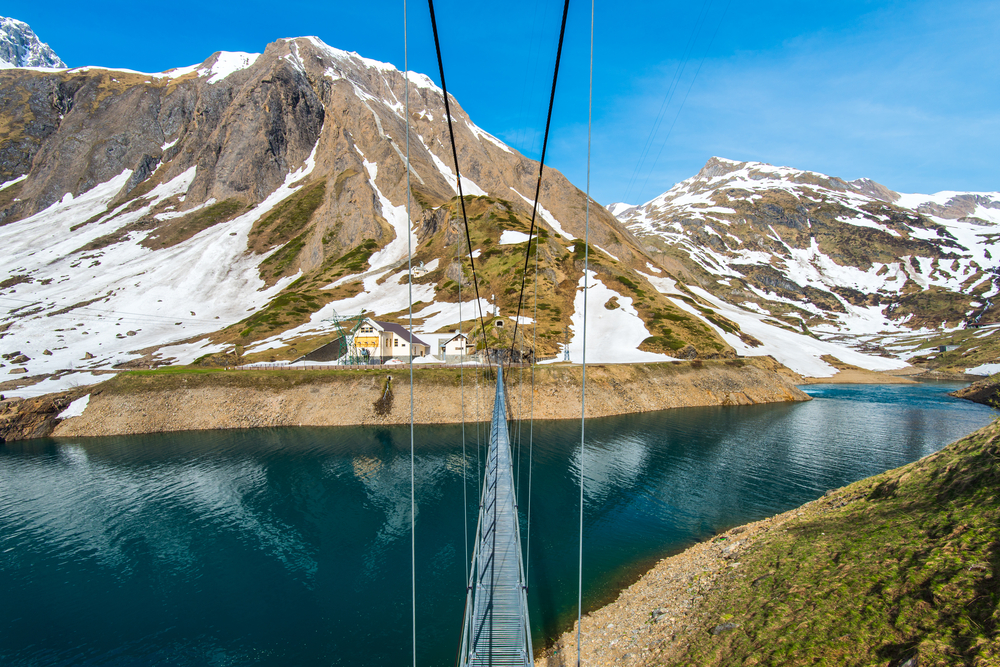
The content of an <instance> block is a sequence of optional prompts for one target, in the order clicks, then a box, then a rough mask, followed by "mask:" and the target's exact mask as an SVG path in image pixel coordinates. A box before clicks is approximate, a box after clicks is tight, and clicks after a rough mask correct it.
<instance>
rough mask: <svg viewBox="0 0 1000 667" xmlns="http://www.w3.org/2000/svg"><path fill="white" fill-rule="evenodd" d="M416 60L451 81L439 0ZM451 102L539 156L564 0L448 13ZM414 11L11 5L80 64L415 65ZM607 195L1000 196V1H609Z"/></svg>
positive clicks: (564, 157)
mask: <svg viewBox="0 0 1000 667" xmlns="http://www.w3.org/2000/svg"><path fill="white" fill-rule="evenodd" d="M407 7H408V14H409V20H408V26H409V30H408V33H409V58H410V68H411V69H413V70H416V71H419V72H423V73H425V74H427V75H429V76H431V78H433V79H434V80H435V81H438V82H439V83H440V81H439V76H438V71H437V62H436V59H435V54H434V45H433V38H432V36H431V31H430V20H429V16H428V10H427V5H426V3H423V2H419V1H414V0H408V4H407ZM435 9H436V11H437V15H438V25H439V28H440V31H441V39H442V48H443V51H444V60H445V67H446V70H445V73H446V75H447V77H448V89H449V92H451V93H452V94H454V95H455V97H456V98H457V99H458V100H459V102H460V103H461V104H462V106H463V107H464V108H465V109H466V111H468V112H469V114H470V115H471V116H472V118H473V120H474V121H475V122H476V123H477V124H478V125H480V126H481V127H483V128H484V129H486V130H487V131H489V132H491V133H493V134H495V135H497V136H498V137H500V138H502V139H504V140H505V141H506V142H507V143H508V144H510V145H512V146H514V147H515V148H517V149H518V150H520V151H521V152H523V153H525V154H526V155H529V156H531V157H535V158H537V157H538V154H539V152H540V149H541V133H542V130H543V127H544V122H545V106H546V103H547V100H548V92H549V87H550V85H551V77H552V66H553V63H554V59H555V47H556V41H557V37H558V30H559V18H560V12H561V10H562V3H561V2H559V1H558V0H545V1H544V2H543V1H540V0H506V1H505V2H500V3H496V2H491V3H485V2H479V3H474V2H469V1H468V0H464V1H460V0H438V2H437V3H436V5H435ZM402 10H403V2H402V0H396V1H393V2H379V1H377V0H376V1H369V2H351V3H339V2H336V1H334V2H287V3H280V2H268V3H263V2H258V1H257V0H244V1H242V2H226V3H213V2H198V3H194V2H190V1H189V0H179V1H175V2H172V3H135V2H105V3H96V4H92V3H80V2H65V1H63V0H46V2H38V1H37V0H26V1H25V0H8V1H7V2H4V3H3V6H2V9H0V13H2V14H4V15H6V16H12V17H14V18H17V19H20V20H22V21H26V22H27V23H29V24H30V25H31V26H32V28H33V29H34V30H35V32H36V33H37V34H38V35H39V37H40V38H41V40H42V41H44V42H47V43H48V44H49V45H50V46H52V48H53V49H54V50H55V51H56V53H57V54H59V56H60V57H61V58H62V59H63V60H64V61H66V63H67V64H69V65H70V66H71V67H73V66H80V65H104V66H111V67H125V68H129V69H135V70H140V71H147V72H153V71H162V70H164V69H169V68H171V67H180V66H183V65H190V64H193V63H198V62H201V61H203V60H204V59H205V58H207V57H208V56H209V55H211V54H212V53H213V52H215V51H219V50H225V51H249V52H261V51H263V50H264V48H265V46H266V45H267V43H268V42H271V41H274V40H275V39H277V38H280V37H297V36H301V35H317V36H319V37H320V38H321V39H323V40H324V41H325V42H327V43H328V44H330V45H332V46H336V47H338V48H342V49H347V50H350V51H357V52H358V53H360V54H362V55H364V56H366V57H369V58H375V59H377V60H382V61H387V62H391V63H393V64H394V65H396V66H397V67H400V68H401V69H402V67H403V11H402ZM596 16H597V27H596V34H595V63H594V86H595V90H594V127H593V133H594V134H593V166H592V178H591V182H592V186H591V192H592V194H593V196H594V197H595V198H596V199H597V200H598V201H600V202H601V203H604V204H610V203H612V202H615V201H628V202H630V203H641V202H644V201H647V200H649V199H651V198H653V197H655V196H656V195H658V194H660V193H661V192H663V191H664V190H667V189H668V188H670V187H671V186H672V185H673V184H674V183H676V182H677V181H680V180H683V179H685V178H688V177H690V176H692V175H694V174H695V173H697V171H698V170H699V169H700V168H701V167H702V165H703V164H704V163H705V161H706V160H707V159H708V158H709V157H711V156H712V155H719V156H723V157H728V158H732V159H737V160H759V161H763V162H769V163H772V164H779V165H787V166H791V167H796V168H799V169H810V170H814V171H820V172H823V173H826V174H830V175H832V176H840V177H842V178H847V179H854V178H859V177H868V178H872V179H874V180H876V181H879V182H881V183H883V184H885V185H887V186H889V187H891V188H893V189H895V190H898V191H901V192H923V193H932V192H937V191H940V190H973V191H997V190H1000V3H998V2H996V1H995V0H982V1H977V0H973V1H969V2H931V1H919V0H910V1H908V0H899V1H896V2H891V1H877V0H838V1H837V2H826V3H814V2H802V1H801V0H798V1H795V2H792V1H791V0H757V1H756V2H746V1H745V0H692V1H690V2H683V3H681V2H631V3H629V2H621V1H619V2H608V1H607V0H599V1H598V2H597V8H596ZM589 28H590V4H589V3H585V2H583V1H580V0H574V1H572V2H571V5H570V19H569V24H568V27H567V33H568V34H567V40H566V46H565V50H564V55H563V58H564V60H563V69H562V71H561V73H560V79H559V87H558V91H557V97H556V110H555V116H554V119H553V129H552V136H551V138H550V148H549V158H548V159H547V162H548V164H550V165H551V166H553V167H555V168H557V169H559V170H560V171H562V172H563V173H564V174H566V176H568V177H569V178H570V180H572V181H573V182H574V183H575V184H576V185H577V186H578V187H580V188H583V187H584V186H585V184H586V150H587V71H588V47H589V43H588V42H589Z"/></svg>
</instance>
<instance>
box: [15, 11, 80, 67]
mask: <svg viewBox="0 0 1000 667" xmlns="http://www.w3.org/2000/svg"><path fill="white" fill-rule="evenodd" d="M8 67H48V68H52V69H65V68H66V63H64V62H63V61H62V60H61V59H60V58H59V56H57V55H56V53H55V51H53V50H52V48H51V47H50V46H49V45H48V44H44V43H42V42H41V41H40V40H39V39H38V37H37V36H36V35H35V33H34V31H33V30H32V29H31V26H29V25H28V24H27V23H25V22H24V21H18V20H17V19H12V18H7V17H4V16H0V68H4V69H5V68H8Z"/></svg>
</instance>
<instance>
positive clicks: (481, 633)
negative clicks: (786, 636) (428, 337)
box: [460, 367, 533, 667]
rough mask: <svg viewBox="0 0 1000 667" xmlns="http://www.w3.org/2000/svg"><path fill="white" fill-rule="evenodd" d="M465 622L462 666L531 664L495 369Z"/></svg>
mask: <svg viewBox="0 0 1000 667" xmlns="http://www.w3.org/2000/svg"><path fill="white" fill-rule="evenodd" d="M465 609H466V611H465V621H464V623H463V627H462V648H461V654H460V664H461V665H463V666H464V665H470V666H478V665H493V666H495V667H499V666H500V665H521V666H524V665H531V664H533V658H532V648H531V630H530V625H529V623H528V601H527V593H526V586H525V576H524V566H523V563H522V562H521V531H520V525H519V523H518V518H517V504H516V498H515V496H514V475H513V467H512V465H511V451H510V437H509V432H508V430H507V411H506V400H505V396H504V388H503V370H502V368H500V367H498V368H497V388H496V399H495V401H494V404H493V419H492V422H491V424H490V443H489V454H488V455H487V461H486V475H485V478H484V481H483V496H482V499H481V501H480V507H479V525H478V527H477V529H476V542H475V550H474V552H473V556H472V569H471V574H470V581H469V588H468V596H467V599H466V605H465Z"/></svg>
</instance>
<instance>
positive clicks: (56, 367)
mask: <svg viewBox="0 0 1000 667" xmlns="http://www.w3.org/2000/svg"><path fill="white" fill-rule="evenodd" d="M407 81H408V82H409V89H410V122H411V134H410V141H409V143H410V153H411V164H412V169H411V178H410V180H411V189H410V191H409V193H408V191H407V178H406V166H405V154H404V150H405V147H406V134H405V117H404V115H403V109H404V105H403V100H404V96H405V90H406V86H407ZM0 89H13V90H16V91H17V92H18V94H16V95H0V119H2V120H3V121H4V122H6V123H7V124H8V126H9V127H10V128H11V131H10V133H9V135H8V137H7V138H6V139H3V140H0V246H2V247H4V249H5V251H4V254H3V257H2V259H0V270H2V275H0V306H2V307H3V308H4V311H5V312H4V314H3V315H0V338H2V340H3V343H2V347H3V351H4V353H5V354H9V355H11V356H10V357H8V359H7V360H4V361H3V362H0V363H3V364H6V365H5V366H4V368H6V369H7V370H5V371H0V372H3V373H4V374H8V375H9V374H10V373H14V374H16V375H23V376H25V377H26V378H33V379H36V380H37V379H38V378H47V379H45V380H44V381H43V382H42V383H40V384H38V385H37V386H35V389H34V390H33V391H35V392H36V393H37V391H40V390H41V389H44V388H47V387H52V386H58V383H59V382H61V381H62V380H60V378H61V377H63V374H65V373H66V372H67V371H68V370H72V371H74V373H75V374H76V375H75V377H76V380H75V381H83V380H86V379H88V378H86V377H84V378H81V377H80V373H81V372H85V373H89V372H91V371H95V370H107V369H112V368H114V367H122V366H125V367H128V366H130V365H135V364H148V363H164V362H173V363H188V362H191V361H193V360H195V359H197V358H199V357H204V356H206V355H230V356H229V357H227V359H229V363H232V360H233V358H232V357H233V355H234V354H240V355H241V359H242V360H244V361H246V360H251V361H252V360H269V359H271V358H277V359H290V358H295V357H296V356H298V355H299V354H301V353H303V352H306V351H309V350H310V349H312V348H313V347H316V346H318V345H320V344H322V343H323V342H326V341H327V340H330V339H332V337H334V336H335V335H336V329H335V327H333V325H332V324H331V323H330V322H329V318H330V317H331V316H332V315H334V314H338V315H356V314H358V313H360V312H362V310H363V311H365V312H366V313H368V314H371V315H375V316H378V317H380V318H384V319H393V318H395V319H397V320H398V319H401V318H402V316H403V314H404V313H405V311H406V310H407V305H408V298H409V291H410V290H409V285H407V284H406V282H405V280H406V276H407V271H406V257H407V246H408V245H410V246H411V247H412V248H413V249H414V253H415V257H414V265H415V266H417V267H422V270H421V271H420V272H419V273H420V275H419V277H418V278H416V279H415V281H414V285H413V300H414V301H416V302H417V308H416V312H415V315H416V318H417V324H418V326H419V327H420V330H421V332H425V333H428V334H430V333H434V332H439V331H446V330H453V329H454V328H456V327H457V326H458V325H459V323H460V322H461V323H462V326H463V328H464V329H465V330H466V331H468V330H469V328H470V327H471V326H472V323H473V322H474V321H475V320H476V319H477V317H478V314H479V312H478V308H477V307H476V304H475V300H474V294H473V291H474V290H473V284H472V282H471V274H470V272H469V267H468V262H465V265H464V267H462V266H460V264H459V262H458V261H457V257H458V253H459V248H458V243H459V242H460V241H462V240H463V239H464V237H465V234H464V229H463V227H462V223H461V218H460V214H459V206H458V201H457V198H456V193H457V191H456V184H455V175H454V170H453V168H452V167H450V166H449V163H450V162H451V160H450V159H449V158H450V152H451V150H450V144H449V140H448V128H447V124H446V121H445V117H444V108H443V98H442V96H441V91H440V89H439V88H438V87H437V86H435V85H434V84H433V82H432V81H431V80H430V79H429V78H427V77H425V76H423V75H419V74H415V73H410V74H409V75H408V77H404V75H403V73H402V72H400V71H398V70H397V69H396V68H395V67H393V66H392V65H388V64H385V63H379V62H376V61H373V60H369V59H366V58H363V57H361V56H358V55H357V54H352V53H347V52H344V51H340V50H338V49H335V48H332V47H329V46H328V45H326V44H324V43H323V42H321V41H320V40H318V39H316V38H297V39H288V40H279V41H278V42H275V43H273V44H271V45H269V46H268V48H267V49H266V50H265V52H264V53H262V54H246V53H216V54H214V55H212V56H211V57H210V58H208V59H207V60H206V61H205V62H203V63H201V64H198V65H192V66H189V67H183V68H178V69H174V70H170V71H167V72H163V73H157V74H144V73H139V72H132V71H125V70H109V69H104V68H96V67H86V68H77V69H71V70H63V71H59V72H51V73H47V72H43V71H40V70H37V69H16V70H15V69H9V70H3V71H0ZM452 115H453V118H454V122H455V133H456V138H457V142H458V146H459V156H460V159H461V166H462V171H463V190H464V192H465V193H466V194H467V195H468V196H467V200H466V206H467V208H468V211H469V216H470V225H471V227H472V243H473V248H472V250H473V251H474V252H473V253H472V254H473V256H474V257H475V258H476V265H477V271H478V273H479V276H480V284H479V290H480V296H481V298H482V300H481V303H480V304H478V305H479V306H481V307H482V310H483V313H484V315H485V317H486V319H487V320H490V319H492V317H493V316H492V315H491V313H495V311H496V310H497V309H499V311H500V313H501V317H504V318H509V317H512V316H513V315H514V314H515V310H516V307H517V298H518V294H519V287H520V279H519V273H518V272H516V271H515V265H517V264H518V263H519V262H521V261H523V254H524V251H525V243H524V236H525V235H524V233H525V232H527V230H528V225H529V219H530V208H531V204H530V199H529V197H530V196H531V195H532V194H533V191H534V184H535V180H536V178H537V168H538V167H537V164H536V163H535V162H533V161H531V160H528V159H527V158H525V157H523V156H521V155H520V154H518V153H517V152H515V151H513V150H512V149H510V148H509V147H507V146H506V145H505V144H504V143H503V142H501V141H499V140H498V139H496V138H495V137H493V136H491V135H490V134H488V133H486V132H485V131H483V130H482V129H480V128H479V127H477V126H476V125H475V124H474V123H473V122H472V121H471V119H469V118H468V116H467V115H466V114H465V112H464V111H463V110H462V109H461V107H460V106H459V105H458V104H457V102H453V103H452ZM408 194H409V195H410V196H409V199H410V203H411V206H412V217H411V219H410V220H409V221H408V220H407V215H406V203H407V199H408ZM591 208H592V212H591V232H590V238H591V248H592V249H591V258H592V269H593V275H592V276H591V285H592V286H594V287H595V289H596V291H595V292H594V293H595V294H596V293H598V292H600V293H601V294H605V293H606V295H607V298H604V300H603V301H602V304H601V305H605V304H604V301H606V302H607V303H608V304H609V305H608V307H607V308H606V309H604V310H605V312H603V313H601V319H602V320H603V321H604V323H605V324H607V325H609V326H610V327H611V328H612V329H613V330H614V331H616V332H618V333H619V334H621V336H622V341H623V342H622V345H621V346H609V348H608V354H610V355H611V358H619V359H625V358H627V359H639V358H642V359H668V358H670V357H669V356H668V355H667V353H669V352H674V351H678V350H686V351H685V354H686V355H688V356H690V355H694V354H700V355H702V356H712V355H716V356H718V355H731V354H733V353H732V351H731V349H730V348H729V346H728V345H726V344H725V343H724V342H723V341H722V339H721V338H719V337H718V336H717V335H716V334H714V333H713V332H712V331H711V330H709V329H707V328H705V327H704V326H703V325H702V324H701V323H700V322H698V321H696V320H693V319H690V318H688V317H687V316H686V315H685V314H684V313H683V312H681V311H680V310H679V309H677V308H676V307H674V306H673V305H671V304H670V303H669V302H668V301H667V300H666V299H665V298H664V297H662V296H661V295H660V294H659V293H657V292H656V290H655V289H652V288H651V287H650V286H649V284H648V283H646V282H645V280H644V278H643V277H642V275H641V274H639V273H638V272H637V271H636V267H639V268H643V267H645V264H646V262H648V259H649V258H648V257H647V256H646V255H645V254H644V253H643V251H642V250H641V249H640V248H639V247H638V245H637V244H636V242H635V240H634V238H633V237H632V236H631V234H629V232H628V231H627V230H626V229H625V228H624V227H623V226H622V225H621V224H619V223H618V221H617V220H616V219H615V218H614V217H613V216H611V215H610V214H608V213H607V212H606V211H604V210H603V209H602V208H600V207H599V206H594V207H591ZM584 210H585V196H584V194H583V193H582V192H580V191H579V190H578V189H577V188H575V187H573V186H572V185H571V184H570V183H569V182H568V181H566V179H565V178H563V177H562V176H561V175H560V174H559V173H558V172H557V171H555V170H547V171H546V176H545V179H544V181H543V188H542V197H541V207H540V209H539V216H538V225H539V230H540V231H539V233H540V234H541V236H542V237H543V238H542V241H541V243H540V244H539V251H538V255H539V276H540V280H539V287H538V299H539V305H538V311H537V315H536V312H535V310H534V305H533V303H531V304H530V305H526V307H525V310H524V311H523V312H522V322H523V323H526V322H528V321H529V320H531V321H534V320H537V321H538V326H537V330H538V332H537V333H538V339H537V348H538V351H539V354H540V355H555V354H556V353H557V352H558V350H559V345H560V344H561V343H562V341H563V340H564V333H563V329H564V327H565V326H567V325H568V326H573V322H574V320H573V318H574V316H575V312H576V306H575V304H576V298H577V287H578V285H579V284H580V281H581V279H582V277H583V263H582V261H580V259H581V258H582V254H583V245H582V242H581V241H579V240H578V237H580V236H582V235H583V228H584ZM595 211H596V213H595ZM463 252H467V250H465V249H463ZM459 283H461V285H462V294H461V298H462V302H463V305H462V312H461V314H460V312H459ZM635 288H638V289H639V290H640V293H632V292H631V291H630V290H633V289H635ZM643 288H645V289H644V290H643ZM665 316H668V317H670V318H673V319H672V320H667V321H669V322H671V327H666V326H665V325H664V323H663V321H661V320H659V319H658V318H662V317H665ZM575 331H576V328H575V327H574V332H575ZM509 335H510V334H509V333H507V329H506V328H505V329H499V328H493V327H491V328H490V336H491V337H494V338H495V340H493V341H492V342H491V344H499V343H502V342H503V341H502V338H503V336H508V337H509ZM574 341H575V339H574ZM574 341H571V343H570V346H571V349H572V347H573V345H575V342H574ZM505 344H506V343H505ZM640 347H641V348H642V349H639V348H640ZM15 352H16V353H18V354H16V355H15V354H13V353H15ZM615 355H617V356H615ZM22 357H26V358H27V361H22V362H19V363H13V362H10V361H9V359H10V358H19V359H20V358H22ZM220 359H221V357H220ZM57 376H58V377H57ZM3 388H4V387H2V386H0V389H3Z"/></svg>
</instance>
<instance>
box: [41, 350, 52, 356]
mask: <svg viewBox="0 0 1000 667" xmlns="http://www.w3.org/2000/svg"><path fill="white" fill-rule="evenodd" d="M42 354H44V355H45V356H46V357H51V356H52V351H51V350H42Z"/></svg>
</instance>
